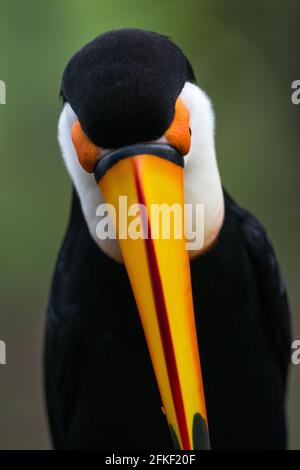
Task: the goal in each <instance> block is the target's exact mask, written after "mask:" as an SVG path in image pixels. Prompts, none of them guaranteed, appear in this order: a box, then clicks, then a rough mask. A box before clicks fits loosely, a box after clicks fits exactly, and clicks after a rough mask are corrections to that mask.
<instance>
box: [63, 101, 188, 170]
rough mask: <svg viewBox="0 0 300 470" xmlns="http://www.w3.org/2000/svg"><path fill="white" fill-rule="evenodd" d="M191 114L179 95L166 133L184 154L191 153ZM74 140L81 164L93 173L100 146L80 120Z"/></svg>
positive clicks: (74, 126) (73, 135) (73, 133)
mask: <svg viewBox="0 0 300 470" xmlns="http://www.w3.org/2000/svg"><path fill="white" fill-rule="evenodd" d="M189 123H190V114H189V110H188V109H187V107H186V106H185V104H184V102H183V100H182V99H181V98H180V97H179V98H177V100H176V103H175V114H174V118H173V121H172V123H171V125H170V127H169V129H168V130H167V131H166V133H165V137H166V139H167V140H168V142H169V143H170V144H171V145H172V146H173V147H175V148H176V149H177V150H178V151H179V152H180V153H181V154H182V155H186V154H187V153H189V150H190V146H191V134H190V128H189ZM71 135H72V141H73V144H74V147H75V150H76V153H77V157H78V160H79V162H80V164H81V166H82V167H83V168H84V170H85V171H87V172H88V173H93V171H94V169H95V166H96V163H97V160H99V158H100V156H101V151H100V148H99V147H97V145H95V144H93V142H92V141H91V140H90V139H89V138H88V136H87V135H86V134H85V132H84V131H83V130H82V127H81V125H80V122H79V121H76V122H75V124H74V125H73V127H72V134H71Z"/></svg>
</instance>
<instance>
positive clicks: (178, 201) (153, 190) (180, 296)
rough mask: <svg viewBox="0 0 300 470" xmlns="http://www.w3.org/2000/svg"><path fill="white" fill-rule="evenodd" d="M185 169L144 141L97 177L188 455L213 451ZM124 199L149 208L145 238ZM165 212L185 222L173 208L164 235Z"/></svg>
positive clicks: (167, 150)
mask: <svg viewBox="0 0 300 470" xmlns="http://www.w3.org/2000/svg"><path fill="white" fill-rule="evenodd" d="M181 164H182V165H183V157H182V155H180V154H179V153H178V152H177V151H176V150H175V149H174V148H172V147H170V146H168V145H159V144H141V145H136V146H131V147H127V148H124V149H121V150H118V151H115V152H112V153H111V154H109V155H106V156H104V157H102V158H101V159H100V160H99V161H98V164H97V166H96V169H95V176H96V179H97V181H98V184H99V188H100V191H101V193H102V195H103V197H104V200H105V202H106V203H107V204H112V205H113V207H114V208H115V211H116V215H117V217H116V221H117V222H116V227H115V229H116V233H117V237H118V238H119V244H120V249H121V252H122V255H123V260H124V263H125V266H126V269H127V272H128V276H129V280H130V283H131V286H132V289H133V292H134V296H135V300H136V304H137V308H138V311H139V314H140V318H141V321H142V325H143V329H144V333H145V337H146V341H147V345H148V349H149V352H150V356H151V360H152V364H153V368H154V371H155V375H156V379H157V382H158V386H159V390H160V395H161V399H162V402H163V407H164V409H165V413H166V417H167V421H168V424H169V426H170V430H171V433H172V437H173V441H174V445H175V446H176V447H177V448H180V449H184V450H191V449H208V448H209V446H210V444H209V434H208V424H207V416H206V407H205V398H204V390H203V383H202V374H201V367H200V358H199V351H198V343H197V335H196V325H195V319H194V309H193V299H192V289H191V275H190V262H189V256H188V252H187V250H186V240H185V236H184V178H183V167H182V166H181ZM120 196H126V197H127V204H128V207H130V206H131V205H133V204H135V205H136V204H139V205H140V206H138V207H143V208H144V209H143V210H142V211H140V228H141V233H142V236H141V237H138V238H137V237H131V236H130V233H129V232H130V224H129V223H128V225H127V229H128V231H127V237H124V233H123V232H124V227H123V228H121V227H120V221H119V216H120V214H119V197H120ZM134 207H136V206H134ZM158 207H160V208H161V207H164V208H166V207H169V208H174V207H176V208H177V209H178V211H179V212H180V209H181V215H182V216H181V219H179V218H178V217H176V216H175V215H174V213H173V212H172V211H169V216H170V217H169V222H170V225H169V231H168V233H167V235H168V236H165V235H164V234H163V233H162V232H163V230H162V225H163V224H164V220H162V219H164V213H163V214H162V216H159V217H158V216H157V208H158ZM153 208H155V209H156V210H155V211H153ZM177 216H178V214H177ZM160 222H162V223H160ZM121 230H122V236H121ZM180 230H181V236H179V232H180Z"/></svg>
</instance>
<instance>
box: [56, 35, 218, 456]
mask: <svg viewBox="0 0 300 470" xmlns="http://www.w3.org/2000/svg"><path fill="white" fill-rule="evenodd" d="M61 93H62V96H63V99H64V107H63V110H62V113H61V117H60V121H59V142H60V145H61V149H62V153H63V157H64V160H65V162H66V165H67V168H68V170H69V173H70V175H71V178H72V180H73V184H74V186H75V188H76V191H77V193H78V195H79V198H80V201H81V206H82V210H83V214H84V216H85V219H86V222H87V225H88V228H89V230H90V233H91V236H92V237H93V238H94V239H95V241H96V243H97V244H98V245H99V246H100V248H101V249H102V250H103V251H104V252H105V253H106V254H108V255H109V256H111V257H112V258H114V259H115V260H117V261H123V262H124V263H125V266H126V269H127V272H128V275H129V279H130V282H131V285H132V288H133V291H134V294H135V298H136V302H137V306H138V309H139V312H140V315H141V319H142V323H143V327H144V331H145V335H146V339H147V343H148V347H149V350H150V354H151V358H152V362H153V366H154V369H155V373H156V376H157V379H158V384H159V388H160V393H161V396H162V400H163V403H164V407H165V409H166V414H167V418H168V421H169V424H170V426H171V427H172V431H173V432H172V434H173V436H176V438H175V440H176V439H177V441H178V445H179V446H180V447H181V448H185V449H187V448H193V447H197V446H198V447H199V446H200V447H201V445H202V444H199V443H198V444H197V436H198V438H199V435H201V436H202V437H201V440H202V441H203V439H204V441H205V437H204V438H203V435H205V429H206V424H207V419H206V410H205V403H204V396H203V387H202V380H201V373H200V367H199V358H198V349H197V340H196V335H195V327H194V316H193V303H192V295H191V287H190V273H189V262H188V253H187V250H186V244H185V239H184V235H183V236H182V237H181V238H180V237H176V236H174V234H173V235H171V236H170V237H169V239H159V237H158V238H157V239H156V238H155V237H153V233H154V231H156V227H155V223H157V220H158V219H156V222H154V221H153V220H152V219H151V217H150V216H148V215H147V214H146V215H145V214H144V215H143V216H142V217H141V220H140V223H141V225H142V231H143V233H145V232H147V233H148V236H147V237H145V238H146V239H125V238H124V237H121V236H120V227H119V226H118V224H119V223H120V222H119V221H120V219H119V217H117V218H116V220H117V222H116V223H115V225H116V227H115V228H116V233H117V238H118V239H117V240H115V239H109V238H106V239H99V237H97V229H96V227H97V224H98V222H99V213H98V212H97V207H98V206H99V205H101V204H102V203H103V201H105V203H107V204H110V205H111V207H115V208H116V213H117V215H119V211H120V208H119V197H120V196H126V197H127V207H132V206H134V205H136V204H142V205H143V206H144V207H145V208H146V209H149V211H150V206H151V205H160V204H165V205H169V207H172V206H173V205H174V204H175V205H176V204H177V205H178V206H180V207H182V208H183V205H184V203H185V204H190V206H191V211H187V212H186V215H185V221H184V220H183V223H182V224H181V225H182V226H183V225H185V224H190V226H191V227H194V228H197V227H196V225H197V224H196V219H197V208H196V206H197V205H199V204H201V205H202V207H203V209H204V219H203V220H204V228H203V227H202V228H201V229H203V235H204V238H203V244H202V245H201V247H198V248H197V250H194V251H192V252H191V253H192V254H194V255H195V254H199V253H201V252H202V251H203V250H206V249H207V248H208V247H209V246H210V245H211V244H212V242H213V241H214V240H215V239H216V237H217V235H218V232H219V230H220V228H221V225H222V221H223V212H224V204H223V193H222V187H221V183H220V178H219V173H218V168H217V164H216V158H215V149H214V116H213V111H212V107H211V104H210V101H209V99H208V97H207V96H206V94H205V93H204V92H203V91H202V90H201V89H200V88H199V87H198V86H197V85H196V84H195V77H194V73H193V70H192V67H191V65H190V63H189V62H188V60H187V58H186V57H185V56H184V54H183V53H182V51H181V50H180V49H179V48H178V47H177V46H176V45H175V44H174V43H173V42H172V41H170V40H169V39H168V38H166V37H165V36H162V35H160V34H156V33H153V32H147V31H142V30H134V29H122V30H117V31H112V32H108V33H106V34H103V35H100V36H98V37H97V38H96V39H95V40H93V41H92V42H90V43H89V44H87V45H86V46H85V47H83V48H82V49H81V50H80V51H79V52H77V53H76V54H75V55H74V56H73V57H72V58H71V60H70V61H69V63H68V64H67V66H66V69H65V71H64V74H63V80H62V87H61ZM117 206H118V207H117ZM141 215H142V214H141ZM172 223H173V224H175V216H174V220H173V222H172ZM183 231H184V230H183ZM191 253H190V254H191ZM199 416H200V425H199ZM201 420H202V421H201ZM195 423H196V424H195ZM197 423H198V425H197ZM201 423H202V424H203V423H204V424H203V426H204V428H203V429H204V431H203V429H202V430H201V429H200V431H199V426H200V428H201ZM195 426H198V427H197V429H196V430H195ZM203 432H204V434H203ZM199 433H200V434H199ZM201 433H202V434H201ZM195 436H196V437H195ZM202 441H201V442H202Z"/></svg>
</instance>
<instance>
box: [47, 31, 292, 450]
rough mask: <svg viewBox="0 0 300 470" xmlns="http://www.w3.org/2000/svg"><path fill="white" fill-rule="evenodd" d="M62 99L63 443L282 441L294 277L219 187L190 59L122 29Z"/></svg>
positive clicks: (153, 36)
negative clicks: (65, 215) (66, 187)
mask: <svg viewBox="0 0 300 470" xmlns="http://www.w3.org/2000/svg"><path fill="white" fill-rule="evenodd" d="M61 97H62V100H63V108H62V111H61V115H60V118H59V124H58V140H59V144H60V148H61V151H62V156H63V159H64V162H65V165H66V168H67V170H68V172H69V174H70V177H71V180H72V185H73V195H72V204H71V214H70V219H69V223H68V227H67V230H66V234H65V237H64V239H63V242H62V246H61V248H60V251H59V254H58V259H57V263H56V268H55V272H54V276H53V280H52V286H51V291H50V296H49V304H48V310H47V319H46V328H45V353H44V370H45V391H46V402H47V410H48V416H49V422H50V429H51V435H52V439H53V446H54V448H55V449H145V450H147V449H148V450H166V451H167V450H172V449H174V447H175V448H176V449H182V450H197V449H284V448H286V446H287V432H286V415H285V402H286V382H287V375H288V365H289V360H290V342H291V341H290V335H291V332H290V316H289V307H288V300H287V294H286V288H285V284H284V281H283V278H282V275H281V272H280V268H279V266H278V262H277V260H276V256H275V254H274V251H273V248H272V246H271V243H270V241H269V239H268V237H267V235H266V232H265V230H264V228H263V227H262V225H261V223H260V222H259V221H258V220H257V219H256V218H255V217H254V216H253V215H252V214H251V213H250V212H248V211H247V210H245V209H243V208H241V207H240V206H239V205H237V204H236V202H235V201H234V200H233V199H232V197H231V196H230V195H229V194H228V192H227V191H226V190H225V189H224V188H223V186H222V183H221V178H220V174H219V170H218V165H217V160H216V153H215V137H214V133H215V125H214V121H215V119H214V112H213V108H212V104H211V101H210V99H209V97H208V96H207V94H206V93H205V92H204V91H203V90H202V89H201V88H200V87H199V86H198V85H197V83H196V79H195V75H194V72H193V69H192V66H191V64H190V63H189V61H188V59H187V58H186V56H185V55H184V53H183V52H182V51H181V49H180V48H179V47H178V46H176V45H175V44H174V42H173V41H172V40H171V39H169V38H168V37H166V36H163V35H161V34H158V33H155V32H151V31H144V30H139V29H120V30H113V31H110V32H107V33H104V34H101V35H99V36H98V37H96V39H94V40H92V41H91V42H89V43H88V44H87V45H85V46H84V47H83V48H82V49H80V50H79V51H78V52H77V53H76V54H75V55H74V56H73V57H72V58H71V59H70V61H69V62H68V64H67V66H66V68H65V70H64V73H63V77H62V85H61ZM241 119H242V117H241ZM234 132H235V130H234V129H233V130H232V138H233V139H234ZM239 158H243V156H242V155H240V156H239ZM244 177H245V178H246V177H247V175H244ZM53 183H54V185H55V182H53ZM262 197H263V195H262ZM121 198H123V199H124V198H125V199H126V204H127V206H126V207H128V214H127V215H128V217H125V216H124V214H123V212H122V210H121V207H120V200H121ZM123 199H122V200H123ZM154 207H156V208H157V207H158V208H159V210H160V209H161V208H164V209H166V208H167V209H170V210H169V218H168V212H167V211H166V212H164V211H162V212H161V213H160V212H159V213H158V217H157V212H156V217H154V215H153V214H152V208H154ZM186 207H187V208H190V210H186ZM175 208H177V209H179V211H178V212H180V211H181V217H179V218H178V217H177V215H176V214H175V212H176V211H175ZM173 209H174V211H173ZM198 209H199V210H198ZM200 209H201V210H200ZM199 214H200V215H201V217H199V218H198V215H199ZM166 218H168V220H169V226H170V230H169V232H168V233H167V236H165V233H163V229H162V226H163V222H164V221H165V219H166ZM103 221H104V222H105V223H103ZM199 221H200V222H199ZM101 223H102V225H101ZM99 224H100V226H101V227H102V229H103V230H99ZM132 224H134V225H135V228H136V229H137V226H138V229H137V230H136V231H135V232H134V233H131V232H130V233H129V226H130V225H132ZM187 227H189V229H187ZM131 228H132V226H131ZM177 229H179V232H180V233H179V234H178V230H177ZM99 231H100V232H101V233H100V235H99ZM103 232H105V236H103ZM190 232H192V233H193V234H194V238H195V237H196V238H197V236H195V234H196V235H197V234H198V235H199V237H198V238H199V240H200V243H194V244H193V243H192V242H190V243H189V241H191V240H192V238H189V233H190ZM199 240H198V241H199Z"/></svg>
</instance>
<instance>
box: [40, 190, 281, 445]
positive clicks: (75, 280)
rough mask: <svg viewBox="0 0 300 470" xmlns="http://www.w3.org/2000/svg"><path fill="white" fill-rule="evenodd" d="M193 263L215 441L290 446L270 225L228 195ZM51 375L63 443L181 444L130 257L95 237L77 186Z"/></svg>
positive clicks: (50, 353)
mask: <svg viewBox="0 0 300 470" xmlns="http://www.w3.org/2000/svg"><path fill="white" fill-rule="evenodd" d="M191 271H192V284H193V296H194V307H195V317H196V324H197V332H198V338H199V345H200V353H201V357H202V358H203V359H202V368H203V378H204V384H205V394H206V402H207V411H208V420H209V426H210V438H211V444H212V448H214V449H221V448H235V449H239V448H264V449H271V448H285V446H286V423H285V409H284V407H285V389H286V379H287V368H288V363H289V354H290V322H289V311H288V303H287V298H286V293H285V288H284V284H283V281H282V277H281V275H280V271H279V268H278V264H277V261H276V258H275V255H274V252H273V249H272V247H271V245H270V242H269V241H268V239H267V237H266V234H265V231H264V229H263V227H262V226H261V224H260V223H259V222H258V221H257V220H256V219H255V218H254V217H253V216H252V215H251V214H250V213H249V212H247V211H245V210H244V209H242V208H240V207H239V206H238V205H236V204H235V203H234V201H233V200H232V199H231V198H230V197H229V196H228V195H227V194H225V222H224V225H223V228H222V230H221V233H220V235H219V237H218V240H217V242H216V244H215V245H214V247H213V248H212V249H211V250H210V251H209V252H208V253H206V254H205V255H203V256H202V257H199V258H198V259H195V260H194V261H192V263H191ZM45 378H46V392H47V406H48V412H49V417H50V424H51V431H52V436H53V442H54V446H55V448H58V449H60V448H72V449H76V448H114V449H122V448H123V449H124V448H125V449H126V448H143V449H171V448H172V442H171V437H170V433H169V429H168V425H167V422H166V419H165V416H164V415H163V413H162V411H161V401H160V398H159V393H158V390H157V386H156V381H155V377H154V373H153V371H152V366H151V361H150V358H149V353H148V350H147V347H146V342H145V340H144V335H143V331H142V327H141V324H140V321H139V314H138V311H137V309H136V306H135V302H134V298H133V295H132V292H131V288H130V284H129V281H128V278H127V274H126V270H125V267H124V266H122V265H120V264H117V263H116V262H114V261H113V260H111V259H109V258H108V257H107V256H106V255H105V254H103V253H102V252H101V250H99V248H97V246H96V244H95V243H94V241H93V240H92V238H91V236H90V234H89V232H88V229H87V226H86V223H85V220H84V218H83V215H82V212H81V207H80V204H79V200H78V197H77V195H76V193H75V192H74V194H73V203H72V211H71V218H70V222H69V226H68V229H67V233H66V236H65V238H64V241H63V244H62V247H61V250H60V253H59V256H58V261H57V265H56V270H55V274H54V278H53V283H52V288H51V295H50V300H49V307H48V316H47V326H46V349H45Z"/></svg>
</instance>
